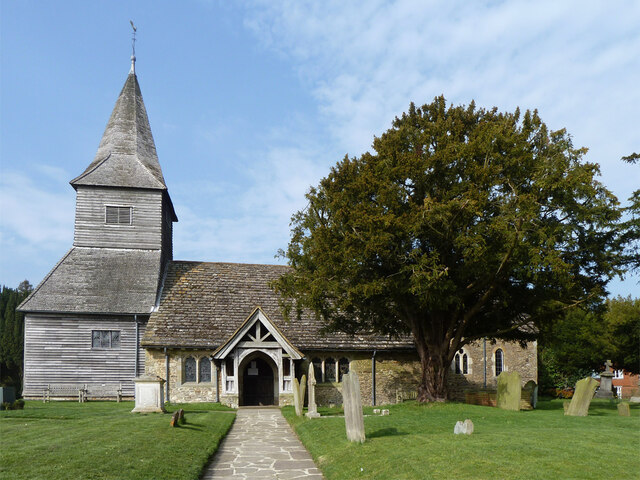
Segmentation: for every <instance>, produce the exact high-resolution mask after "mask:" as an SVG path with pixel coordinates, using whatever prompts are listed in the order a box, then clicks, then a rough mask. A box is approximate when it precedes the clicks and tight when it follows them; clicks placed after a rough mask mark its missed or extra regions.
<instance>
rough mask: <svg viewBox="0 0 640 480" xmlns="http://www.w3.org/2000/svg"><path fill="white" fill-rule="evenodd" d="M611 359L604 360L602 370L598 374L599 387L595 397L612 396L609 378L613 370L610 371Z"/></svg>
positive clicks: (611, 377) (611, 376)
mask: <svg viewBox="0 0 640 480" xmlns="http://www.w3.org/2000/svg"><path fill="white" fill-rule="evenodd" d="M611 365H612V363H611V360H607V361H606V362H604V372H602V373H601V374H600V387H598V390H597V391H596V395H595V398H613V387H612V382H611V380H612V379H613V376H614V375H613V372H612V371H611Z"/></svg>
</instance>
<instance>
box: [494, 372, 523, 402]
mask: <svg viewBox="0 0 640 480" xmlns="http://www.w3.org/2000/svg"><path fill="white" fill-rule="evenodd" d="M521 396H522V387H521V380H520V374H519V373H518V372H502V373H501V374H500V375H498V394H497V400H496V406H497V407H498V408H501V409H503V410H514V411H516V412H517V411H519V410H520V397H521Z"/></svg>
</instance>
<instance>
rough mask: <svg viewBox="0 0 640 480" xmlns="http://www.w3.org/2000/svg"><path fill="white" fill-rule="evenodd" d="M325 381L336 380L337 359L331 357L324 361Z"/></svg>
mask: <svg viewBox="0 0 640 480" xmlns="http://www.w3.org/2000/svg"><path fill="white" fill-rule="evenodd" d="M324 381H325V382H335V381H336V361H335V360H334V359H333V358H331V357H329V358H327V359H326V360H325V361H324Z"/></svg>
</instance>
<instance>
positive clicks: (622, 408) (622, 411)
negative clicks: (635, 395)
mask: <svg viewBox="0 0 640 480" xmlns="http://www.w3.org/2000/svg"><path fill="white" fill-rule="evenodd" d="M618 415H620V416H621V417H630V416H631V409H630V408H629V403H628V402H620V403H619V404H618Z"/></svg>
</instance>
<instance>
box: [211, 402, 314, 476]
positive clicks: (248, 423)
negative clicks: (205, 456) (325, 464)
mask: <svg viewBox="0 0 640 480" xmlns="http://www.w3.org/2000/svg"><path fill="white" fill-rule="evenodd" d="M253 478H257V479H275V478H277V479H280V480H293V479H306V480H322V479H323V477H322V474H321V473H320V470H318V468H317V467H316V465H315V464H314V463H313V460H312V458H311V455H309V452H307V450H306V449H305V448H304V447H303V446H302V443H300V440H298V437H296V435H295V434H294V433H293V431H292V430H291V427H289V424H288V423H287V421H286V420H285V419H284V417H283V416H282V413H280V409H278V408H241V409H239V410H238V414H237V416H236V421H235V422H234V424H233V426H232V427H231V430H230V431H229V433H228V434H227V436H226V437H225V438H224V440H223V441H222V444H221V445H220V448H219V449H218V451H217V452H216V455H215V456H214V458H213V461H212V462H211V463H210V464H209V466H208V467H207V469H206V471H205V473H204V475H203V476H202V480H213V479H216V480H217V479H253Z"/></svg>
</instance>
